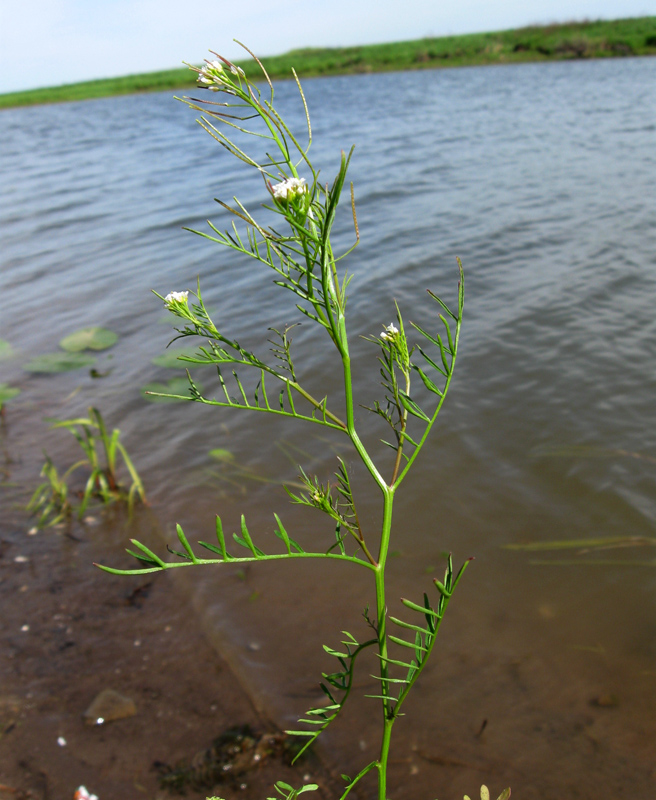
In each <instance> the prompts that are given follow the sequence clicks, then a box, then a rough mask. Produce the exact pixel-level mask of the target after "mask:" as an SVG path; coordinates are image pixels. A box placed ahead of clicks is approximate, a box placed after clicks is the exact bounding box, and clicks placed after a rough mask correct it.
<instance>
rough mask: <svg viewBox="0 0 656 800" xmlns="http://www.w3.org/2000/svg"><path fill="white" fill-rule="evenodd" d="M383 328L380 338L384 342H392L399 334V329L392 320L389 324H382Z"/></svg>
mask: <svg viewBox="0 0 656 800" xmlns="http://www.w3.org/2000/svg"><path fill="white" fill-rule="evenodd" d="M383 327H384V328H385V330H384V331H383V332H382V333H381V334H380V338H381V339H383V340H384V341H386V342H393V341H394V339H396V337H397V336H398V335H399V329H398V328H397V327H396V325H395V324H394V323H393V322H392V323H390V324H389V325H385V326H383Z"/></svg>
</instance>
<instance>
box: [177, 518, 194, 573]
mask: <svg viewBox="0 0 656 800" xmlns="http://www.w3.org/2000/svg"><path fill="white" fill-rule="evenodd" d="M176 530H177V532H178V539H179V540H180V544H181V545H182V546H183V547H184V549H185V550H186V551H187V555H188V556H189V558H190V559H191V560H192V562H193V563H194V564H198V559H197V558H196V556H195V554H194V551H193V550H192V549H191V545H190V544H189V540H188V539H187V537H186V536H185V535H184V531H183V530H182V526H181V525H176Z"/></svg>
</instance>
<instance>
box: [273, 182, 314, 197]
mask: <svg viewBox="0 0 656 800" xmlns="http://www.w3.org/2000/svg"><path fill="white" fill-rule="evenodd" d="M271 191H272V192H273V198H274V200H282V201H283V202H287V203H289V202H291V201H293V200H295V199H296V198H298V197H301V196H302V195H306V194H307V191H308V187H307V184H306V182H305V178H287V179H286V180H284V181H282V182H281V183H276V185H275V186H272V187H271Z"/></svg>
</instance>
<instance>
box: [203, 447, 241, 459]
mask: <svg viewBox="0 0 656 800" xmlns="http://www.w3.org/2000/svg"><path fill="white" fill-rule="evenodd" d="M208 455H209V456H211V457H212V458H214V459H216V460H217V461H234V459H235V457H234V455H233V454H232V453H231V452H230V450H225V449H224V448H222V447H217V448H216V449H215V450H210V452H209V453H208Z"/></svg>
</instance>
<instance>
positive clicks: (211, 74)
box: [198, 60, 244, 92]
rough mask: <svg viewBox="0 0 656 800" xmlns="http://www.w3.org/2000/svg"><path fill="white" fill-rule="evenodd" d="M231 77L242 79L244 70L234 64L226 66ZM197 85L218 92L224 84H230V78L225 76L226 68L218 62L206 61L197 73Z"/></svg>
mask: <svg viewBox="0 0 656 800" xmlns="http://www.w3.org/2000/svg"><path fill="white" fill-rule="evenodd" d="M227 66H228V67H229V69H230V72H231V73H232V74H233V75H238V76H240V77H244V70H243V69H242V68H241V67H237V66H235V65H234V64H228V65H227ZM198 83H200V84H203V86H204V87H205V88H206V89H210V91H213V92H220V91H221V89H223V88H224V87H225V84H226V83H227V84H228V85H230V84H231V81H230V77H229V76H228V74H227V71H226V68H225V67H224V66H223V64H222V63H221V62H220V61H217V60H214V61H208V62H207V63H206V64H205V66H204V67H202V68H201V69H200V71H199V73H198Z"/></svg>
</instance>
